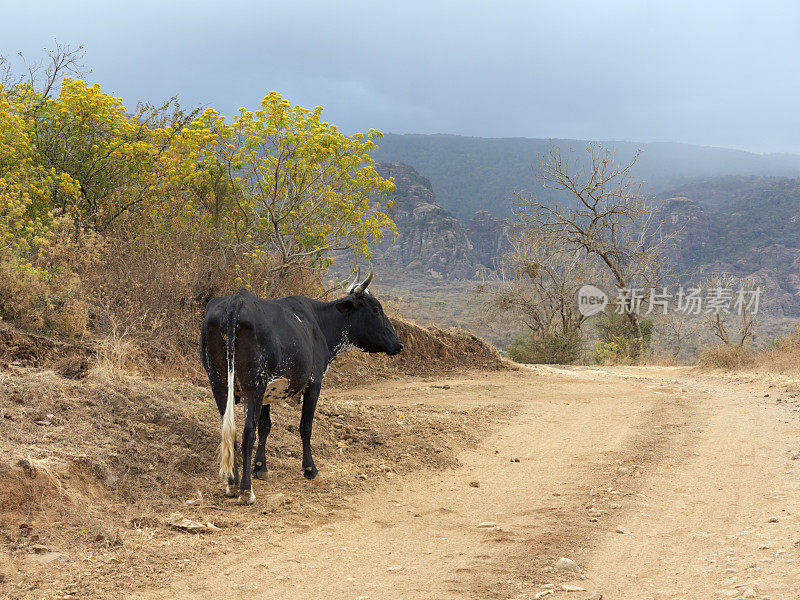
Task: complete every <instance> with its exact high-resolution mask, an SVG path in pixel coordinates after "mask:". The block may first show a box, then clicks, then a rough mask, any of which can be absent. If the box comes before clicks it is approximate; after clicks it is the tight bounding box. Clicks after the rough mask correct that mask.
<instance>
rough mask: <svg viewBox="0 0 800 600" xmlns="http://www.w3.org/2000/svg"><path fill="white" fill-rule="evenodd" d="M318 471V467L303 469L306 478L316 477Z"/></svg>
mask: <svg viewBox="0 0 800 600" xmlns="http://www.w3.org/2000/svg"><path fill="white" fill-rule="evenodd" d="M318 473H319V471H318V470H317V467H306V468H305V469H303V477H305V478H306V479H314V477H316V476H317V474H318Z"/></svg>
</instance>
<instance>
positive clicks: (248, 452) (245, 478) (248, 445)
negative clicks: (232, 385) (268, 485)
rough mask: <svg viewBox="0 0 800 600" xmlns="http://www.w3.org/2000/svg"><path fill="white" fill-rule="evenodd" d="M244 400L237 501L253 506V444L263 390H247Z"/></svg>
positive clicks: (254, 498)
mask: <svg viewBox="0 0 800 600" xmlns="http://www.w3.org/2000/svg"><path fill="white" fill-rule="evenodd" d="M244 398H245V402H246V403H247V404H246V406H247V408H246V414H245V418H244V433H243V434H242V482H241V484H240V485H239V500H241V501H242V502H243V503H245V504H253V503H254V502H255V501H256V495H255V494H254V493H253V480H252V465H253V444H254V443H255V441H256V423H257V422H258V420H259V418H260V416H261V404H262V401H263V400H264V389H263V388H261V389H252V388H251V389H247V390H245V391H244Z"/></svg>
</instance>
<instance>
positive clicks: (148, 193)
mask: <svg viewBox="0 0 800 600" xmlns="http://www.w3.org/2000/svg"><path fill="white" fill-rule="evenodd" d="M82 56H83V55H82V51H81V50H80V49H71V48H69V47H66V46H60V47H57V48H55V49H53V50H51V51H50V52H49V53H47V55H46V56H45V57H44V58H43V59H42V60H40V61H37V62H28V61H25V60H24V59H23V61H22V63H21V65H20V66H19V68H17V69H15V68H14V66H15V65H14V64H12V63H10V62H9V61H6V60H2V61H0V66H2V73H0V319H2V320H4V321H7V322H11V323H14V324H16V325H20V326H23V327H26V328H28V329H30V330H35V331H38V332H41V333H48V334H55V335H60V336H68V337H71V338H76V339H80V338H85V337H87V336H88V337H97V338H106V339H107V340H109V342H108V344H107V345H110V346H113V345H116V346H117V348H116V350H112V349H110V350H109V353H110V355H113V354H114V352H115V351H118V350H119V346H120V345H122V344H125V343H133V342H135V343H136V344H137V345H138V346H142V347H148V346H150V347H153V348H159V349H160V351H161V352H162V353H164V354H168V353H169V352H170V348H172V351H177V352H179V353H181V354H183V353H186V352H187V351H188V350H190V349H191V350H192V351H193V347H194V343H195V338H196V329H197V322H198V315H199V311H200V310H201V308H202V307H203V306H204V304H205V302H206V301H207V300H208V299H209V298H211V297H214V296H218V295H222V294H225V293H229V292H231V291H232V290H234V289H236V288H238V287H242V286H246V287H249V288H251V289H253V291H254V292H256V293H259V294H262V295H264V296H267V297H273V296H279V295H284V294H286V293H289V292H290V291H291V292H292V293H296V292H298V291H301V292H305V293H307V294H309V295H312V296H319V295H322V294H324V293H325V292H326V290H325V289H324V283H323V278H322V277H321V274H322V273H323V272H324V271H325V270H326V269H327V268H328V267H329V266H330V264H331V262H332V257H333V256H334V254H335V253H349V254H350V255H351V256H356V257H368V256H369V255H370V248H371V247H372V246H373V245H374V243H375V242H376V240H378V239H379V238H380V237H382V236H383V235H385V234H386V233H390V234H391V232H392V230H393V227H394V225H393V223H392V221H391V219H390V218H389V217H388V216H387V214H386V212H385V210H386V208H387V206H388V205H389V204H390V203H388V202H387V203H385V204H382V203H381V200H380V199H381V198H382V197H383V195H384V194H385V193H386V192H388V191H390V190H391V189H392V188H393V184H392V182H391V181H389V180H386V179H383V178H381V177H380V176H378V174H377V173H376V171H375V169H374V168H373V161H372V159H371V158H370V157H369V153H370V152H371V151H372V150H373V149H374V147H375V142H376V140H377V139H379V138H380V136H381V134H380V132H378V131H375V130H370V131H369V132H367V133H365V134H355V135H353V136H345V135H343V134H342V133H341V132H339V131H338V130H337V128H336V126H334V125H332V124H330V123H327V122H326V121H324V120H323V117H322V108H321V107H314V108H311V109H307V108H303V107H300V106H296V105H294V106H293V105H291V104H290V103H289V101H288V100H286V99H285V98H283V97H282V96H281V95H280V94H278V93H277V92H269V93H268V94H267V95H266V96H265V97H264V98H263V99H262V100H261V102H260V103H259V104H258V105H257V106H256V107H255V108H254V109H253V110H248V109H241V110H240V112H239V113H238V114H237V115H236V116H235V117H234V118H232V119H226V118H225V117H224V116H223V115H221V114H220V113H219V112H218V111H216V110H214V109H213V108H206V109H204V110H200V109H186V108H184V107H183V106H181V105H180V104H179V102H178V101H177V99H175V98H173V99H170V100H168V101H166V102H164V103H163V104H161V105H158V106H156V105H148V104H140V105H138V106H136V107H128V106H126V105H125V104H124V103H123V100H122V99H120V98H115V97H113V96H112V95H110V94H108V93H107V92H105V91H103V89H102V88H101V87H100V85H98V84H94V83H90V82H88V81H86V80H84V79H83V77H85V75H86V69H85V67H83V65H82V64H81V60H82ZM376 199H377V201H376Z"/></svg>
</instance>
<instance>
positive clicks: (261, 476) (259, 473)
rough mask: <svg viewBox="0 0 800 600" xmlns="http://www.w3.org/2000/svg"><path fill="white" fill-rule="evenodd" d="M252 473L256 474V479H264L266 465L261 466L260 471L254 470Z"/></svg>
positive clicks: (265, 476)
mask: <svg viewBox="0 0 800 600" xmlns="http://www.w3.org/2000/svg"><path fill="white" fill-rule="evenodd" d="M253 475H255V476H256V479H266V478H267V467H262V468H261V470H260V471H254V472H253Z"/></svg>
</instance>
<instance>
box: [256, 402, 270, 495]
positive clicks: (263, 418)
mask: <svg viewBox="0 0 800 600" xmlns="http://www.w3.org/2000/svg"><path fill="white" fill-rule="evenodd" d="M271 429H272V419H271V418H270V414H269V404H264V405H263V406H262V407H261V415H260V417H259V419H258V447H257V448H256V460H255V464H254V466H253V475H255V476H256V478H257V479H266V478H267V436H268V435H269V432H270V430H271Z"/></svg>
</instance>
